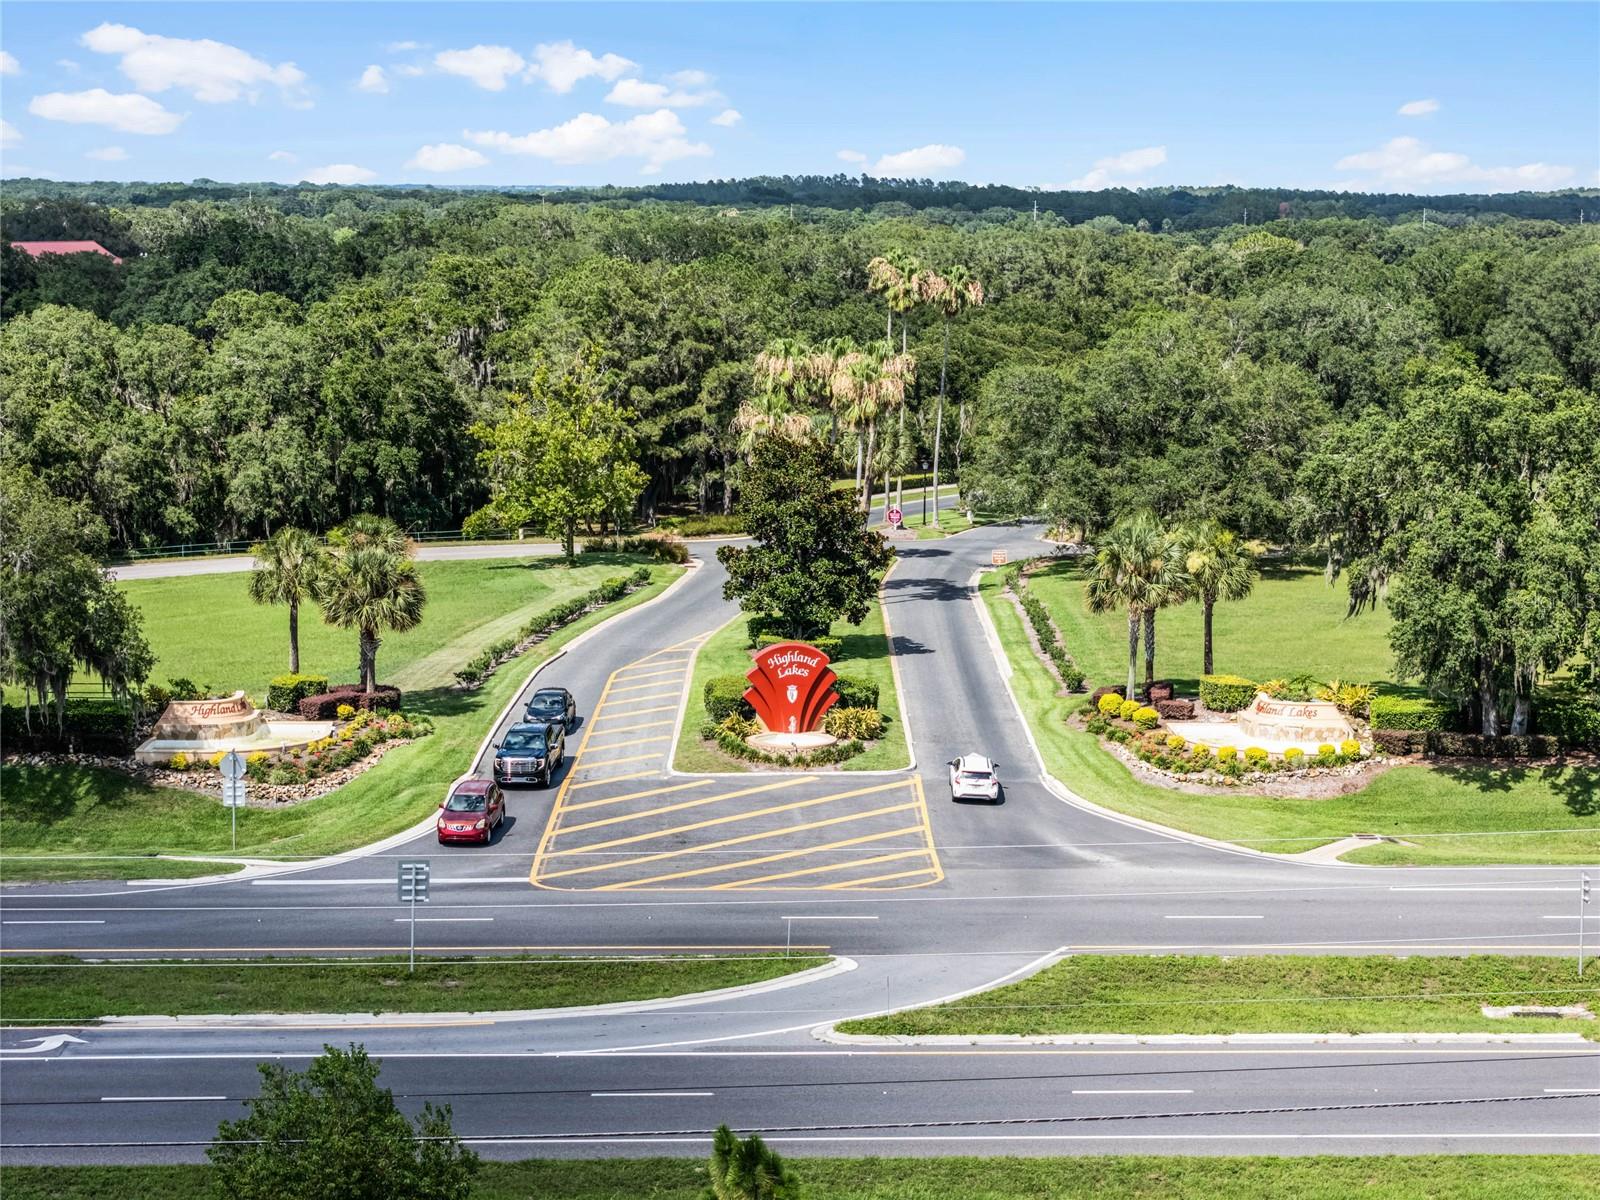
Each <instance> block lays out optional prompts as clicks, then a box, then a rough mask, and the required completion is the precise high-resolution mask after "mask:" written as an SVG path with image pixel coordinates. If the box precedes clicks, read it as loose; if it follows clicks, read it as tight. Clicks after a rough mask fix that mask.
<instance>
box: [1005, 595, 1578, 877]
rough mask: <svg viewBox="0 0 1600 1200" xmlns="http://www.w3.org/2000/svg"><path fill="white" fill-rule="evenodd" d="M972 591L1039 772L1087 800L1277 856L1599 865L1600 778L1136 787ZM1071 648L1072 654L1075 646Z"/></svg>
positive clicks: (1425, 770) (1434, 771)
mask: <svg viewBox="0 0 1600 1200" xmlns="http://www.w3.org/2000/svg"><path fill="white" fill-rule="evenodd" d="M1034 586H1035V587H1037V586H1038V585H1037V583H1036V584H1035V585H1034ZM980 590H981V594H982V596H983V599H984V601H985V603H986V604H987V605H988V609H989V613H990V615H991V616H992V617H993V618H994V622H995V627H996V628H997V629H998V631H999V633H1000V641H1001V644H1002V645H1003V646H1004V647H1005V650H1006V654H1007V655H1008V657H1009V658H1010V660H1011V663H1012V666H1013V668H1014V673H1013V675H1012V677H1011V687H1012V689H1013V690H1014V691H1015V692H1016V695H1017V700H1018V702H1019V703H1020V704H1021V706H1022V710H1023V713H1024V714H1025V715H1026V716H1027V719H1028V723H1029V726H1030V728H1031V729H1032V730H1033V735H1034V739H1035V741H1037V742H1038V744H1039V750H1040V753H1041V754H1042V755H1043V756H1044V761H1045V766H1046V768H1047V769H1048V770H1049V772H1050V773H1051V774H1052V775H1053V776H1055V777H1056V778H1057V779H1058V780H1060V781H1061V782H1062V783H1064V784H1065V785H1066V786H1067V787H1069V788H1071V789H1072V791H1074V792H1075V793H1077V794H1078V795H1079V796H1082V797H1083V798H1084V799H1085V800H1088V801H1091V802H1092V803H1095V804H1101V805H1104V806H1105V807H1107V808H1111V809H1115V810H1117V811H1118V812H1125V813H1128V814H1130V815H1132V816H1136V817H1143V818H1145V819H1146V820H1150V821H1155V822H1158V823H1159V824H1162V825H1169V826H1172V827H1173V828H1176V829H1184V830H1187V831H1189V832H1191V833H1198V834H1203V835H1205V836H1207V837H1213V838H1219V839H1221V840H1223V841H1231V842H1239V843H1242V844H1244V845H1247V846H1250V847H1252V848H1254V849H1257V850H1267V851H1272V852H1276V853H1283V854H1291V853H1295V852H1297V851H1301V850H1309V849H1311V848H1312V847H1313V846H1317V845H1320V844H1322V843H1324V842H1329V841H1335V840H1337V839H1339V838H1342V837H1347V836H1349V835H1351V834H1354V833H1378V834H1390V835H1403V834H1417V835H1423V834H1433V835H1445V834H1460V835H1469V836H1459V837H1444V836H1434V837H1426V838H1418V839H1417V840H1418V843H1419V844H1418V845H1417V846H1416V847H1414V848H1413V847H1409V846H1397V845H1381V846H1374V847H1372V848H1370V849H1363V850H1361V851H1359V852H1358V856H1357V857H1356V858H1355V859H1354V860H1353V861H1366V862H1379V861H1381V862H1388V863H1439V864H1454V865H1466V864H1480V863H1557V862H1571V863H1588V862H1594V861H1596V860H1597V859H1600V771H1597V770H1595V769H1592V768H1580V767H1565V768H1551V769H1548V770H1532V771H1530V770H1526V769H1522V768H1512V767H1507V768H1472V769H1463V770H1456V769H1448V768H1439V767H1426V766H1405V767H1397V768H1394V769H1393V770H1390V771H1388V772H1386V773H1385V774H1383V775H1380V776H1379V777H1378V778H1377V779H1376V780H1374V781H1373V782H1372V783H1371V784H1369V785H1368V786H1367V787H1366V788H1364V789H1363V790H1361V791H1359V792H1355V793H1352V794H1350V795H1347V796H1332V797H1326V798H1322V799H1291V798H1283V797H1275V796H1258V795H1253V794H1251V793H1249V792H1247V791H1245V790H1244V789H1243V788H1241V789H1240V790H1238V791H1218V792H1215V793H1209V794H1206V795H1190V794H1188V793H1185V792H1179V791H1174V790H1172V789H1169V788H1161V787H1155V786H1152V785H1149V784H1144V783H1140V782H1139V781H1137V780H1136V779H1134V777H1133V776H1132V775H1131V774H1130V773H1129V771H1128V769H1127V767H1125V766H1124V765H1123V764H1122V762H1121V760H1119V759H1116V758H1113V757H1112V756H1111V754H1110V753H1108V752H1107V751H1106V750H1104V749H1102V748H1101V746H1100V744H1099V742H1098V740H1097V739H1096V738H1094V737H1093V736H1091V735H1090V734H1087V733H1084V732H1082V731H1081V730H1078V729H1075V728H1072V727H1071V726H1069V725H1068V724H1067V723H1066V721H1065V717H1066V714H1067V713H1068V712H1069V711H1070V710H1071V709H1073V708H1075V707H1077V706H1079V705H1082V704H1083V703H1084V702H1085V701H1084V698H1083V697H1081V696H1079V697H1076V698H1064V697H1059V696H1057V695H1056V694H1055V689H1054V680H1053V679H1052V678H1051V677H1050V676H1049V675H1048V674H1047V673H1046V671H1045V670H1044V668H1043V666H1041V665H1040V664H1039V662H1038V660H1037V658H1036V657H1035V656H1034V654H1033V651H1032V648H1031V647H1030V646H1029V644H1028V640H1027V635H1026V633H1025V632H1024V629H1023V625H1022V621H1021V618H1020V617H1019V616H1018V614H1017V610H1016V607H1015V606H1014V605H1013V604H1012V603H1011V602H1010V601H1009V600H1007V599H1005V597H1003V596H1002V595H1001V594H1000V590H999V579H998V577H997V576H996V575H995V574H993V573H988V574H985V576H984V577H983V579H982V581H981V584H980ZM1053 611H1056V612H1058V613H1059V610H1058V609H1053ZM1059 619H1060V618H1059V616H1058V620H1059ZM1069 645H1070V643H1069ZM1158 645H1159V642H1158ZM1072 649H1073V650H1074V652H1076V646H1073V647H1072ZM1265 653H1266V652H1265V651H1263V654H1265ZM1518 830H1528V831H1549V830H1578V831H1579V832H1575V833H1569V832H1561V833H1551V832H1528V833H1518V832H1515V831H1518ZM1506 831H1511V832H1506Z"/></svg>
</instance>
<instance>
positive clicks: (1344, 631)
mask: <svg viewBox="0 0 1600 1200" xmlns="http://www.w3.org/2000/svg"><path fill="white" fill-rule="evenodd" d="M1083 581H1084V568H1083V566H1082V565H1081V564H1079V563H1076V562H1070V561H1062V562H1056V563H1052V564H1051V565H1050V566H1048V567H1045V568H1043V569H1041V570H1039V571H1037V572H1035V573H1034V574H1033V575H1031V576H1030V577H1029V584H1028V586H1029V589H1030V590H1031V591H1032V592H1033V593H1034V594H1035V595H1037V596H1038V597H1039V599H1040V600H1042V601H1044V603H1045V604H1046V605H1047V606H1048V607H1049V609H1050V615H1051V616H1052V617H1053V618H1055V622H1056V627H1057V628H1058V629H1060V630H1061V638H1062V641H1063V642H1064V643H1065V645H1066V647H1067V649H1068V650H1069V651H1070V652H1071V654H1072V656H1073V658H1075V659H1077V661H1078V665H1079V666H1080V667H1082V668H1083V670H1084V673H1085V674H1086V675H1087V676H1088V677H1089V679H1090V681H1091V682H1090V686H1091V687H1100V686H1103V685H1105V684H1108V683H1121V682H1123V681H1124V680H1126V679H1127V677H1128V618H1127V615H1126V614H1125V613H1099V614H1095V613H1091V612H1089V610H1088V609H1087V608H1086V607H1085V606H1084V601H1083V589H1084V582H1083ZM1346 600H1347V594H1346V592H1345V589H1344V585H1343V583H1339V584H1336V585H1334V586H1329V584H1328V583H1327V582H1326V580H1324V578H1323V575H1322V572H1321V571H1320V570H1317V569H1315V568H1310V567H1288V566H1282V567H1280V566H1267V567H1265V568H1263V570H1262V572H1261V579H1260V581H1259V582H1258V583H1257V584H1256V586H1255V590H1254V591H1253V592H1251V594H1250V595H1249V596H1248V597H1246V598H1245V599H1243V600H1240V601H1238V602H1236V603H1219V604H1218V605H1217V608H1216V615H1215V617H1214V619H1213V622H1212V624H1213V643H1214V651H1215V665H1216V669H1217V671H1218V672H1219V673H1226V674H1233V675H1243V676H1244V677H1245V678H1246V679H1255V680H1265V679H1287V678H1290V677H1292V676H1295V675H1300V674H1311V675H1314V676H1316V677H1317V678H1318V679H1323V680H1328V679H1344V680H1355V681H1358V682H1363V683H1365V682H1384V681H1389V680H1391V679H1392V676H1393V673H1394V663H1393V659H1392V656H1391V655H1390V653H1389V625H1390V621H1389V614H1388V613H1387V612H1385V611H1382V610H1380V611H1378V612H1375V613H1365V614H1363V615H1361V616H1359V617H1350V618H1346V617H1345V604H1346ZM1203 650H1204V641H1203V638H1202V623H1201V612H1200V605H1199V604H1184V605H1180V606H1178V607H1176V608H1167V609H1163V610H1162V611H1161V612H1160V613H1159V614H1158V616H1157V618H1156V678H1157V679H1170V680H1172V681H1173V683H1174V684H1176V685H1177V688H1178V691H1179V693H1180V694H1185V695H1194V694H1195V692H1196V691H1197V690H1198V688H1199V686H1200V667H1201V663H1202V657H1201V656H1202V653H1203ZM1143 653H1144V651H1143V650H1142V649H1141V650H1140V663H1139V670H1140V671H1141V672H1142V671H1143V670H1144V660H1143ZM1140 677H1141V678H1143V676H1142V675H1141V676H1140Z"/></svg>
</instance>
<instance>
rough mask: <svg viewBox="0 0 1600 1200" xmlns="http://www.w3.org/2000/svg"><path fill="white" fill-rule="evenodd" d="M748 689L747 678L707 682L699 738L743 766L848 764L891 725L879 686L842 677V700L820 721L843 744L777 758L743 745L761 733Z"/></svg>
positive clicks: (837, 682)
mask: <svg viewBox="0 0 1600 1200" xmlns="http://www.w3.org/2000/svg"><path fill="white" fill-rule="evenodd" d="M758 636H759V635H758ZM747 687H749V682H748V681H747V680H746V679H745V677H744V676H743V675H718V676H715V677H714V678H712V679H709V680H707V681H706V685H705V689H704V694H703V695H702V697H701V702H702V703H703V704H704V705H705V710H706V715H707V717H708V718H709V719H708V720H707V721H706V722H705V723H704V724H703V725H702V726H701V727H700V737H701V739H702V740H704V741H708V742H715V743H716V745H717V747H718V748H719V749H720V750H722V752H723V753H725V754H727V755H729V756H731V757H733V758H737V759H740V760H741V761H743V762H752V763H760V764H762V765H764V766H779V767H816V766H827V765H829V764H833V763H841V762H845V761H847V760H848V759H852V758H855V757H856V756H857V755H858V754H864V753H866V751H867V750H868V749H869V748H871V746H873V745H874V744H875V743H876V742H877V741H878V740H879V739H880V738H882V737H883V734H884V730H885V728H886V727H887V725H888V718H887V717H886V716H884V714H883V713H882V712H880V711H879V710H878V707H877V704H878V687H877V685H876V684H875V683H872V682H871V681H869V680H863V679H855V678H852V677H851V676H849V675H840V676H839V677H838V678H837V679H836V680H835V681H834V690H835V691H836V692H838V694H839V702H838V704H837V705H836V706H835V707H833V708H831V709H829V710H828V712H827V715H826V716H824V717H823V718H822V730H823V732H824V733H828V734H831V735H833V736H834V737H836V738H838V739H839V740H838V741H837V742H835V743H834V744H833V745H831V746H822V747H820V748H818V749H816V750H805V751H796V752H795V753H793V754H775V753H773V752H771V751H769V750H761V749H757V748H756V747H755V746H751V745H749V744H748V743H747V742H746V741H745V739H746V738H748V737H750V736H752V735H753V734H757V733H760V732H761V725H760V724H759V723H758V722H757V721H755V720H754V719H753V716H754V714H753V713H752V712H751V709H750V706H749V705H748V704H746V703H745V700H744V693H745V689H746V688H747Z"/></svg>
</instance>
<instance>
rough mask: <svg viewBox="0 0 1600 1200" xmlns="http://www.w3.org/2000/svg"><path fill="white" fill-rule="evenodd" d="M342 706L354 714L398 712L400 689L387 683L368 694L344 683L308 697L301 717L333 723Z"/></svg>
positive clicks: (302, 703) (352, 684) (356, 686)
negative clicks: (361, 711) (383, 710)
mask: <svg viewBox="0 0 1600 1200" xmlns="http://www.w3.org/2000/svg"><path fill="white" fill-rule="evenodd" d="M341 706H347V707H349V708H350V709H351V711H352V712H353V711H354V710H356V709H366V710H369V711H376V710H378V709H385V708H387V709H391V710H398V709H399V707H400V689H399V688H397V687H391V686H390V685H389V684H386V683H385V684H380V685H379V686H378V688H377V690H376V691H374V692H372V693H370V694H368V693H367V692H364V691H362V690H361V685H360V684H356V683H342V684H340V685H339V686H338V687H336V688H333V689H331V690H329V691H326V692H323V693H322V694H321V695H319V696H307V697H306V698H305V699H303V700H301V701H300V704H299V709H300V715H301V716H302V717H304V718H305V719H306V720H308V721H331V720H333V719H334V718H335V717H337V716H338V714H339V709H340V707H341Z"/></svg>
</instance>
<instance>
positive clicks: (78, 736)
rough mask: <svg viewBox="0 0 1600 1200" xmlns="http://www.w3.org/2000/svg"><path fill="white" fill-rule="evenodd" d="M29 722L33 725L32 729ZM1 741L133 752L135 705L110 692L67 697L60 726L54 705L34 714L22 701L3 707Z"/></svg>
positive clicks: (17, 746) (9, 745)
mask: <svg viewBox="0 0 1600 1200" xmlns="http://www.w3.org/2000/svg"><path fill="white" fill-rule="evenodd" d="M30 722H31V726H32V728H31V729H30V727H29V726H30ZM0 741H3V742H4V743H5V748H6V750H7V751H8V752H9V751H12V750H47V751H70V752H75V753H76V752H81V753H89V754H110V755H121V754H131V753H132V752H133V709H132V707H131V706H129V705H126V704H123V703H122V702H121V701H119V700H116V699H113V698H112V697H110V696H105V697H101V696H81V697H72V698H69V699H68V700H67V705H66V710H65V712H64V714H63V716H62V723H61V726H60V727H59V728H58V727H57V726H56V715H55V709H54V706H48V705H47V706H46V708H45V711H44V712H43V713H41V712H40V711H39V709H38V708H37V707H35V708H34V709H33V711H32V713H31V715H30V714H29V713H28V712H27V711H25V710H24V709H23V708H22V706H21V705H10V704H8V705H6V706H5V707H4V708H0Z"/></svg>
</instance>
